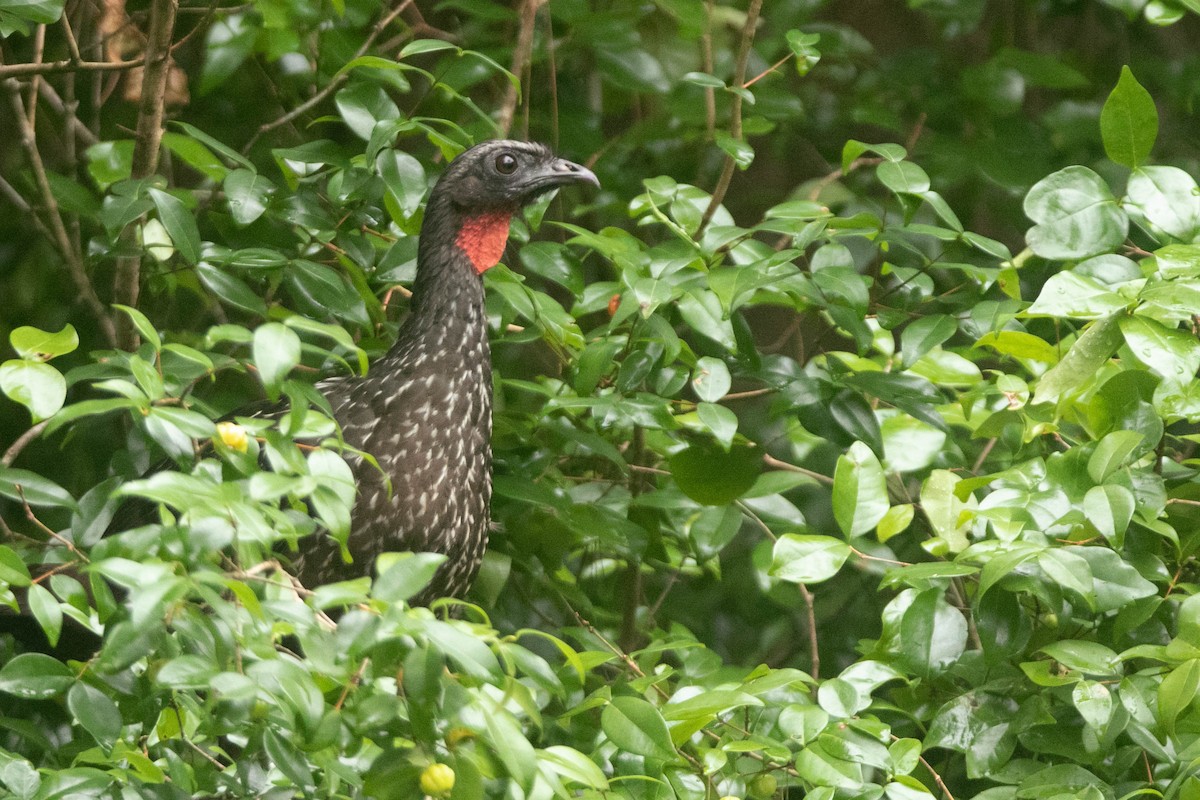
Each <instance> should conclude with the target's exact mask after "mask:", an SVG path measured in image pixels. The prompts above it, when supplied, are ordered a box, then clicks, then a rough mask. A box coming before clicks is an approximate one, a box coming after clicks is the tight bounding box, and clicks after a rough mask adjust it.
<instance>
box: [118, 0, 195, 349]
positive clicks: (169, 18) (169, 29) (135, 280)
mask: <svg viewBox="0 0 1200 800" xmlns="http://www.w3.org/2000/svg"><path fill="white" fill-rule="evenodd" d="M178 9H179V0H154V2H153V3H152V4H151V6H150V25H149V31H148V33H147V38H146V66H145V67H144V68H143V74H142V97H141V104H140V106H139V107H138V120H137V129H136V130H135V131H134V140H133V169H132V177H133V178H134V179H135V180H136V179H139V178H147V177H149V176H151V175H153V174H154V173H155V172H156V171H157V170H158V151H159V145H160V144H161V143H162V134H163V112H164V108H165V106H166V96H167V90H168V87H169V82H168V77H169V74H170V70H171V36H172V35H173V34H174V32H175V12H176V11H177V10H178ZM134 225H136V223H130V224H129V225H127V226H125V230H124V231H122V233H121V240H122V241H123V242H125V243H128V244H132V242H133V236H134V230H135V228H134ZM141 266H142V257H141V254H140V253H135V254H131V255H123V256H121V257H119V258H118V259H117V269H116V277H115V279H114V281H113V298H114V300H115V301H116V302H118V303H122V304H124V305H127V306H132V307H134V308H136V307H137V302H138V295H139V294H140V292H141ZM118 345H119V346H121V347H125V348H127V349H129V350H133V349H134V348H136V347H137V345H138V334H137V329H136V328H135V327H134V326H133V322H132V320H130V319H129V318H127V317H124V316H122V317H121V318H120V319H119V320H118Z"/></svg>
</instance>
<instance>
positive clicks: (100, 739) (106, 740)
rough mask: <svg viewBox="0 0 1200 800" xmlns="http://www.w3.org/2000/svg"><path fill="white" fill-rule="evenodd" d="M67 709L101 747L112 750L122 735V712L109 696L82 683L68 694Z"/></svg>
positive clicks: (72, 688) (73, 687)
mask: <svg viewBox="0 0 1200 800" xmlns="http://www.w3.org/2000/svg"><path fill="white" fill-rule="evenodd" d="M67 708H69V709H71V714H72V716H74V717H75V719H76V721H78V722H79V724H80V725H82V726H83V729H84V730H85V731H87V732H88V733H90V734H91V735H92V738H94V739H95V740H96V742H97V744H99V745H100V746H101V747H103V748H105V749H110V748H111V747H112V746H113V744H115V743H116V741H117V737H118V736H120V735H121V712H120V711H119V710H118V709H117V705H116V703H114V702H113V701H112V700H111V699H109V697H108V695H106V694H104V692H102V691H100V690H99V689H97V688H96V687H94V686H89V685H88V684H86V683H83V682H82V681H80V682H79V683H76V684H75V685H74V686H72V687H71V691H69V692H67Z"/></svg>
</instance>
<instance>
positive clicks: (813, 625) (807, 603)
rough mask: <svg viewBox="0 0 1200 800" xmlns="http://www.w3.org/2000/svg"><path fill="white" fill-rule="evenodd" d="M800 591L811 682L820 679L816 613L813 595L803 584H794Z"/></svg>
mask: <svg viewBox="0 0 1200 800" xmlns="http://www.w3.org/2000/svg"><path fill="white" fill-rule="evenodd" d="M796 586H797V588H799V589H800V597H801V599H803V600H804V609H805V621H806V622H807V623H808V649H809V662H810V665H811V666H810V668H809V672H808V674H809V675H812V677H813V680H818V679H819V678H820V677H821V650H820V648H819V647H818V646H817V613H816V610H815V609H814V607H813V604H814V601H813V594H812V592H810V591H809V590H808V586H806V585H805V584H803V583H798V584H796Z"/></svg>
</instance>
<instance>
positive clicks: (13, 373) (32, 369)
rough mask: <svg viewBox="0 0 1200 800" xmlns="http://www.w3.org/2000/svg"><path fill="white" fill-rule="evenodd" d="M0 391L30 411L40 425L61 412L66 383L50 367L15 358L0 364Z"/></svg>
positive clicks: (65, 396)
mask: <svg viewBox="0 0 1200 800" xmlns="http://www.w3.org/2000/svg"><path fill="white" fill-rule="evenodd" d="M0 391H2V392H4V393H5V394H6V395H8V397H9V398H10V399H12V400H14V401H16V402H18V403H20V404H21V405H23V406H25V408H27V409H29V413H30V416H32V417H33V421H34V422H41V421H42V420H44V419H48V418H50V417H52V416H54V415H55V414H56V413H57V412H58V410H59V409H60V408H62V406H63V402H64V401H65V400H66V399H67V382H66V380H65V379H64V378H63V376H62V373H60V372H59V371H58V370H56V369H55V368H54V367H52V366H50V365H49V364H44V363H42V362H41V361H29V360H26V359H23V358H14V359H11V360H9V361H5V362H4V363H3V364H0Z"/></svg>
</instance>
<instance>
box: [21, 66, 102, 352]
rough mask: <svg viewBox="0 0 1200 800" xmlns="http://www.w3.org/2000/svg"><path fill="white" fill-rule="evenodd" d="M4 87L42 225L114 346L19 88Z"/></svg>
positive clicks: (77, 288) (86, 303) (81, 294)
mask: <svg viewBox="0 0 1200 800" xmlns="http://www.w3.org/2000/svg"><path fill="white" fill-rule="evenodd" d="M4 87H5V89H6V90H7V91H8V96H9V102H10V105H12V109H13V114H14V115H15V117H16V121H17V128H18V130H20V133H21V144H22V146H23V147H24V148H25V154H26V156H27V157H28V158H29V166H30V169H31V170H32V171H33V179H34V182H35V183H36V184H37V188H38V194H39V195H40V196H41V201H42V205H43V206H44V207H45V210H46V212H45V213H46V220H45V224H46V226H47V227H48V228H49V230H50V233H51V239H52V240H53V242H54V244H55V246H56V247H57V248H58V251H59V253H60V254H61V255H62V257H63V261H65V262H66V265H67V271H68V273H70V275H71V280H72V282H73V283H74V284H75V291H76V292H78V293H79V296H80V298H81V299H82V300H83V303H84V305H86V306H87V307H88V310H89V311H90V312H91V313H92V315H93V316H94V317H95V318H96V322H97V323H98V324H99V326H100V331H101V333H102V334H103V335H104V338H105V340H106V341H107V342H108V343H109V344H110V345H115V344H116V342H117V333H116V328H115V327H114V325H113V321H112V318H111V317H110V316H109V315H108V310H107V309H106V308H105V307H104V304H103V303H102V302H100V298H99V297H98V296H97V295H96V290H95V289H94V288H93V287H92V281H91V279H90V278H89V277H88V274H87V270H85V269H84V266H83V255H82V253H81V252H80V248H79V246H78V242H73V241H72V240H71V237H70V235H69V234H68V233H67V227H66V225H65V224H64V223H63V217H62V213H61V212H60V211H59V208H58V201H57V200H55V199H54V192H53V191H51V189H50V179H49V178H48V177H47V176H46V165H45V164H44V163H43V162H42V155H41V152H40V151H39V150H38V146H37V133H36V131H34V128H33V125H32V123H31V122H30V119H29V117H28V116H26V114H25V105H24V104H23V103H22V102H21V90H20V85H19V84H18V83H17V82H16V81H15V80H8V81H5V82H4Z"/></svg>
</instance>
